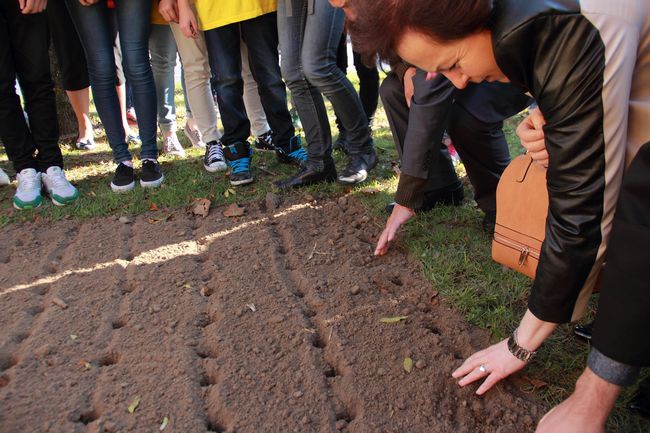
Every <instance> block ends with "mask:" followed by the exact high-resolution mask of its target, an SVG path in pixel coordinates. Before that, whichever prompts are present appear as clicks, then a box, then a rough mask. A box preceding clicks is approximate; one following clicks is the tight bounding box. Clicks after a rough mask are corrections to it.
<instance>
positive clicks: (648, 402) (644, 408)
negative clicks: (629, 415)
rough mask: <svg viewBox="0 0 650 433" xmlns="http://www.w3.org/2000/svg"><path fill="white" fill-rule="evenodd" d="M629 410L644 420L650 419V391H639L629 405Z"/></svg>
mask: <svg viewBox="0 0 650 433" xmlns="http://www.w3.org/2000/svg"><path fill="white" fill-rule="evenodd" d="M646 380H647V379H646ZM627 408H628V409H629V410H630V411H632V412H634V413H636V414H639V415H641V416H642V417H644V418H649V419H650V390H649V389H639V390H638V391H637V392H636V393H635V394H634V396H633V397H632V399H631V400H630V402H629V403H628V405H627Z"/></svg>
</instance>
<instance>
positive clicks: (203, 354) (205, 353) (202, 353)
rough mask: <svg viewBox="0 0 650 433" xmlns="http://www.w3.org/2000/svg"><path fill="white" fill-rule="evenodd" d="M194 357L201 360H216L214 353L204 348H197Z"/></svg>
mask: <svg viewBox="0 0 650 433" xmlns="http://www.w3.org/2000/svg"><path fill="white" fill-rule="evenodd" d="M196 355H197V356H198V357H199V358H201V359H207V358H216V355H215V353H214V352H213V351H212V350H211V349H208V348H206V347H199V348H197V349H196Z"/></svg>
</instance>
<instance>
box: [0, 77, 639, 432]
mask: <svg viewBox="0 0 650 433" xmlns="http://www.w3.org/2000/svg"><path fill="white" fill-rule="evenodd" d="M350 77H351V79H352V81H353V82H354V83H355V85H358V82H357V79H356V76H355V75H353V74H350ZM177 94H178V95H180V89H178V90H177ZM177 101H178V102H179V103H178V104H177V106H178V107H177V113H178V117H179V119H180V121H181V125H182V122H183V120H182V119H183V118H184V106H183V104H182V102H181V96H179V98H177ZM328 109H329V111H330V113H332V110H331V106H330V104H329V103H328ZM521 118H522V116H516V117H515V118H513V119H510V120H508V121H507V122H506V124H505V131H506V136H507V139H508V142H509V144H510V150H511V154H512V155H516V154H519V153H521V148H520V146H519V145H518V140H517V138H516V135H515V133H514V128H515V127H516V125H517V123H518V121H519V120H521ZM93 119H94V121H95V122H97V121H98V119H97V117H96V115H94V116H93ZM330 120H331V126H332V131H333V133H334V134H335V133H336V128H335V127H334V116H333V115H332V116H330ZM179 130H180V129H179ZM374 130H375V133H374V136H375V142H376V144H377V147H378V154H379V157H380V163H379V166H378V168H377V169H376V170H373V172H371V176H370V179H369V180H368V181H367V182H366V183H365V184H363V185H361V186H360V187H354V188H351V187H346V186H342V185H338V184H330V185H319V186H313V187H309V188H305V189H303V190H300V191H292V192H288V193H282V194H285V195H287V196H288V199H289V200H291V199H292V198H297V197H300V196H302V195H306V194H310V195H312V196H314V197H319V196H335V195H338V194H342V193H346V192H349V191H352V192H353V193H355V194H358V195H359V196H360V197H361V198H362V199H363V200H365V201H366V202H367V203H368V207H369V209H370V212H372V213H373V214H374V215H375V216H378V217H380V218H385V215H384V214H382V210H383V207H384V206H385V205H386V204H387V203H388V202H389V201H391V200H392V196H393V193H394V192H395V189H396V187H397V178H396V177H395V175H394V173H393V172H392V169H391V165H392V162H395V161H397V153H396V151H395V149H394V145H393V141H392V138H391V134H390V130H389V128H388V122H387V120H386V116H385V114H384V112H383V109H382V108H381V107H380V108H379V110H378V111H377V118H376V119H375V123H374ZM97 133H98V135H97V138H98V140H97V141H98V144H99V146H98V148H97V150H95V151H92V152H81V151H78V150H74V149H72V148H71V147H70V146H69V145H67V146H64V148H63V152H64V157H65V161H66V167H67V170H66V171H67V174H68V177H69V179H70V180H71V181H73V182H74V183H75V184H76V185H77V187H78V188H79V191H80V193H81V198H80V200H79V201H78V202H77V203H76V204H75V205H73V206H68V207H63V208H61V207H55V206H53V205H52V204H51V203H49V202H47V203H46V204H45V205H44V206H42V207H41V208H40V209H37V210H34V211H23V212H18V211H16V210H14V209H13V208H12V206H11V197H12V195H13V191H14V188H13V187H2V188H0V227H5V229H6V230H10V229H11V224H15V223H19V222H21V221H31V220H36V219H42V220H47V221H50V220H60V219H63V218H72V219H76V220H83V219H87V218H94V217H98V216H111V215H116V216H120V215H137V214H142V213H145V212H147V211H148V210H149V208H150V206H151V204H152V203H155V204H156V206H157V207H158V208H159V209H161V211H162V212H165V211H167V210H172V209H183V208H185V207H187V206H188V205H189V204H190V203H191V202H192V201H193V200H194V199H195V198H208V199H210V200H211V201H212V206H213V207H214V206H216V205H221V204H227V203H232V202H237V203H240V204H242V203H248V202H253V201H259V200H262V199H263V198H264V196H265V195H266V193H267V192H268V191H270V190H273V187H272V183H273V182H274V181H276V180H279V179H281V178H283V177H286V176H289V175H290V174H291V173H293V172H294V171H295V168H293V167H290V166H286V165H283V164H278V163H277V162H276V161H275V156H274V155H273V154H269V153H262V152H257V153H256V154H255V155H254V158H253V173H254V175H255V177H256V182H255V183H253V184H252V185H250V186H245V187H236V188H234V189H235V191H236V194H234V195H229V196H228V197H226V195H225V194H224V192H225V191H226V190H227V189H228V188H229V187H230V186H229V184H228V182H227V178H226V177H225V176H224V174H223V173H216V174H209V173H207V172H206V171H205V170H204V169H203V166H202V162H201V157H202V154H201V152H200V151H198V150H195V149H187V152H188V156H187V158H185V159H177V160H172V159H169V158H167V157H162V158H161V163H162V167H163V170H164V173H165V176H166V180H165V183H164V184H163V186H162V187H161V188H160V189H157V190H144V189H142V188H139V187H137V188H136V189H135V190H134V191H132V192H130V193H127V194H123V195H117V194H113V193H112V192H111V191H110V188H109V186H108V184H109V182H110V178H111V175H112V172H113V170H114V165H113V163H112V162H111V154H110V149H109V147H108V145H107V144H106V142H105V139H103V138H102V137H103V134H102V131H101V130H99V129H98V130H97ZM179 137H180V138H181V141H182V142H183V144H184V146H185V147H186V148H187V146H188V145H189V143H188V142H187V140H186V139H185V137H184V136H183V134H182V133H180V134H179ZM134 150H137V149H134ZM334 156H335V159H336V160H337V165H338V166H339V167H341V166H342V165H343V164H344V156H343V155H341V154H338V153H335V155H334ZM0 167H2V168H4V169H5V170H6V171H7V172H8V173H10V174H11V175H13V174H14V173H13V170H11V169H10V165H9V164H8V162H7V161H6V155H4V154H0ZM260 167H262V168H264V169H265V170H266V171H263V170H261V169H260ZM269 172H271V173H273V174H270V173H269ZM459 172H460V173H461V174H462V173H464V169H463V168H462V166H460V167H459ZM369 186H370V187H373V188H376V189H377V190H378V191H379V192H378V193H377V194H364V193H362V192H361V191H362V189H363V188H365V187H369ZM276 192H277V191H276ZM466 195H467V196H468V198H467V199H466V202H465V204H464V205H463V206H461V207H441V208H437V209H435V210H434V211H432V212H429V213H427V214H423V215H420V216H418V217H417V218H416V219H414V220H412V221H411V222H410V223H409V224H407V225H406V227H405V228H404V231H403V232H404V233H403V235H401V236H400V237H399V238H398V240H397V242H396V243H397V244H398V245H399V246H402V247H403V248H406V249H407V250H408V251H410V253H411V254H412V256H413V257H414V258H415V259H417V260H419V261H421V262H422V264H423V269H424V273H425V275H426V277H427V278H429V280H430V281H431V283H432V284H433V285H434V286H435V287H436V289H437V290H439V291H440V292H441V293H442V294H443V295H444V296H445V298H446V299H447V301H448V302H449V303H450V304H451V305H452V306H453V307H454V308H456V309H457V310H458V311H460V312H462V313H463V314H464V315H465V317H466V318H467V320H469V321H470V322H471V323H473V324H475V325H477V326H480V327H481V328H484V329H487V330H488V331H489V332H490V334H491V335H492V339H493V341H495V342H496V341H498V340H500V339H502V338H504V337H505V336H507V335H508V334H509V333H510V332H511V330H512V329H513V328H514V327H515V326H516V325H517V323H518V321H519V319H520V317H521V316H522V314H523V312H524V311H525V309H526V301H527V297H528V293H529V288H530V280H528V279H527V278H526V277H523V276H521V275H519V274H517V273H515V272H513V271H508V270H504V269H503V268H502V267H501V266H499V265H497V264H496V263H494V262H492V260H491V257H490V239H489V238H488V237H487V236H486V235H485V234H484V233H483V232H482V230H481V228H480V220H481V217H482V215H481V212H480V211H479V210H477V208H476V206H475V203H474V202H473V200H472V199H471V188H467V189H466ZM398 245H394V246H393V248H395V247H397V246H398ZM592 316H593V306H592V309H590V312H589V314H588V316H587V317H586V318H585V319H584V321H588V320H590V318H591V317H592ZM587 352H588V346H587V345H586V344H585V343H582V342H580V341H578V340H577V339H576V338H574V337H573V335H572V326H569V325H564V326H561V327H560V328H559V329H558V330H557V331H556V332H555V333H554V334H553V336H552V337H550V338H549V339H548V341H547V342H546V343H545V344H544V346H543V347H542V348H541V349H540V351H539V355H538V356H537V357H536V358H535V359H534V360H533V362H532V363H531V365H529V366H528V367H527V369H526V370H525V374H526V375H528V376H530V377H532V378H535V379H538V380H541V381H544V382H545V383H546V384H547V386H546V387H544V388H542V389H538V390H533V389H524V391H527V392H534V393H535V394H536V395H537V396H538V397H539V398H540V399H542V400H543V401H545V402H547V403H548V405H549V406H550V405H554V404H556V403H558V402H559V401H561V400H562V399H564V398H565V397H566V396H568V395H569V394H570V392H571V391H572V389H573V386H574V384H575V380H576V378H577V377H578V375H579V374H580V372H581V371H582V370H583V368H584V365H585V360H586V355H587ZM630 391H631V390H628V391H626V393H624V395H623V396H622V397H621V399H619V407H618V408H617V409H616V410H615V412H614V413H613V415H612V417H611V418H610V423H609V429H610V431H612V432H647V431H650V423H648V421H645V420H643V419H641V418H639V417H636V416H633V415H631V414H630V413H629V412H627V410H626V409H625V408H624V403H625V402H626V400H627V398H628V397H629V392H630Z"/></svg>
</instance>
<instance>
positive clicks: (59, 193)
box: [41, 166, 79, 206]
mask: <svg viewBox="0 0 650 433" xmlns="http://www.w3.org/2000/svg"><path fill="white" fill-rule="evenodd" d="M41 177H42V180H43V186H44V187H45V190H46V191H47V193H48V195H49V196H50V198H51V199H52V203H54V204H55V205H57V206H65V205H66V204H70V203H74V202H75V201H76V200H77V199H78V198H79V191H77V188H75V187H74V186H73V185H72V184H71V183H70V182H68V179H66V178H65V172H64V171H63V170H62V169H61V168H60V167H56V166H53V167H50V168H48V169H47V171H46V172H45V173H43V174H42V175H41Z"/></svg>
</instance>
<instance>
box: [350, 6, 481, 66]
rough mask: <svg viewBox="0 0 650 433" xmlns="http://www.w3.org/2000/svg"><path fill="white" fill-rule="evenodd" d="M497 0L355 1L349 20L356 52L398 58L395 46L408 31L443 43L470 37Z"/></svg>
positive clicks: (388, 59) (392, 58)
mask: <svg viewBox="0 0 650 433" xmlns="http://www.w3.org/2000/svg"><path fill="white" fill-rule="evenodd" d="M492 2H493V0H352V1H350V7H351V8H352V9H353V10H354V15H355V19H354V21H353V22H348V31H349V32H350V35H351V37H352V41H353V43H354V48H355V51H357V52H359V53H361V54H362V55H364V57H366V58H369V57H374V56H375V55H377V54H379V57H380V58H382V59H384V60H387V61H389V62H390V61H394V60H395V58H396V55H395V51H394V49H395V45H396V44H397V43H398V42H399V39H400V37H401V36H402V34H403V33H404V31H405V30H407V29H409V30H413V31H417V32H420V33H423V34H425V35H428V36H430V37H432V38H433V39H435V40H437V41H440V42H447V41H453V40H457V39H462V38H464V37H466V36H469V35H471V34H473V33H475V32H477V31H479V30H481V29H483V28H485V27H486V26H487V24H488V21H489V19H490V16H491V14H492Z"/></svg>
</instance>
